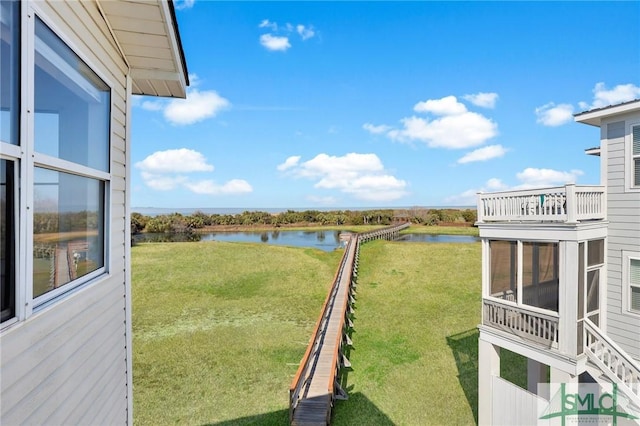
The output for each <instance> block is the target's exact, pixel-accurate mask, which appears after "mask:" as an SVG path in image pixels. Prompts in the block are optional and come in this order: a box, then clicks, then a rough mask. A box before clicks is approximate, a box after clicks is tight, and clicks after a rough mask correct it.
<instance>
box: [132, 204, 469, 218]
mask: <svg viewBox="0 0 640 426" xmlns="http://www.w3.org/2000/svg"><path fill="white" fill-rule="evenodd" d="M475 208H476V206H475V205H474V206H410V207H282V208H259V207H255V208H243V207H208V208H207V207H201V208H173V207H132V208H131V212H133V213H140V214H142V215H145V216H159V215H167V214H172V213H180V214H182V215H185V216H187V215H192V214H193V213H195V212H202V213H205V214H231V215H235V214H241V213H243V212H247V211H248V212H267V213H274V214H277V213H282V212H286V211H289V210H291V211H294V212H302V211H307V210H311V211H321V212H330V211H366V210H413V209H419V210H431V209H437V210H445V209H448V210H467V209H474V210H475Z"/></svg>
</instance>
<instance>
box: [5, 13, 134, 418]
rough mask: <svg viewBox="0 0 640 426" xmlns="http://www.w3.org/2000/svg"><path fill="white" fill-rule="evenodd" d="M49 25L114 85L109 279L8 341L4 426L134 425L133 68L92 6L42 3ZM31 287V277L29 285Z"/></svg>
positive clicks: (13, 330) (10, 332) (37, 317)
mask: <svg viewBox="0 0 640 426" xmlns="http://www.w3.org/2000/svg"><path fill="white" fill-rule="evenodd" d="M37 8H38V10H40V11H41V17H42V18H43V20H44V21H45V22H46V23H48V24H50V25H51V26H52V27H53V29H54V30H56V31H58V32H60V33H61V34H59V35H60V36H61V37H62V38H63V39H64V40H65V41H67V42H68V43H69V44H70V46H71V47H72V48H74V49H75V50H76V53H78V54H79V55H80V56H81V57H82V58H83V59H85V60H86V61H87V62H88V63H89V64H90V65H91V66H92V67H93V68H94V69H95V71H96V72H97V73H98V74H99V75H101V76H104V78H105V79H106V80H107V81H108V82H109V83H110V84H112V85H113V87H112V89H113V90H112V95H111V97H112V108H111V112H112V115H111V116H112V119H111V144H112V148H111V171H112V181H111V193H110V195H111V196H110V199H111V206H110V222H109V232H108V237H109V239H110V246H111V247H110V250H109V252H110V260H109V262H110V263H109V265H110V268H109V275H108V276H105V277H102V278H98V279H96V280H95V281H94V282H92V283H89V284H88V285H86V286H84V287H83V288H81V289H79V290H78V291H76V292H74V293H73V294H70V295H67V296H64V297H63V298H61V300H59V301H56V302H55V303H53V304H52V305H51V306H49V307H47V308H45V309H42V310H41V311H39V312H36V313H34V314H33V315H32V316H31V317H30V318H28V319H27V320H26V321H24V322H22V323H18V324H15V325H13V326H11V327H9V328H8V329H7V330H4V331H3V332H2V335H1V340H0V346H1V353H0V355H1V361H2V370H1V371H0V375H1V376H0V389H1V394H0V399H1V404H0V423H2V424H3V425H13V424H92V425H96V424H118V423H120V424H123V423H126V422H127V420H128V415H129V413H128V408H129V407H130V406H131V402H130V401H128V399H127V392H128V389H127V386H128V384H130V380H131V377H130V375H131V372H130V371H127V357H128V356H130V353H131V352H130V349H129V348H126V338H127V335H126V334H127V324H126V321H125V319H126V312H125V308H126V305H125V294H126V292H125V286H126V285H127V284H126V282H125V281H126V279H125V277H126V270H125V268H126V264H127V259H126V256H127V254H126V253H127V251H126V246H127V245H126V244H127V242H126V240H125V235H126V221H125V211H126V209H125V202H126V201H125V200H126V199H127V197H126V193H125V188H126V183H125V167H126V164H125V163H126V158H127V157H126V155H125V146H126V144H125V137H126V102H127V96H126V78H125V75H126V73H127V68H126V65H125V63H124V61H123V60H122V59H121V57H120V55H119V54H118V51H117V49H116V47H115V44H114V42H113V40H112V39H111V37H110V35H109V31H108V28H107V26H106V24H105V23H104V20H103V19H102V17H101V15H100V13H99V11H98V9H97V6H96V4H94V3H93V2H75V1H72V2H60V1H51V2H38V3H37ZM29 281H30V279H29Z"/></svg>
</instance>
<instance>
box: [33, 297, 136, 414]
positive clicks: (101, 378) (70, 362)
mask: <svg viewBox="0 0 640 426" xmlns="http://www.w3.org/2000/svg"><path fill="white" fill-rule="evenodd" d="M120 310H121V311H122V308H121V306H120ZM107 312H111V313H113V312H117V308H116V309H110V310H108V311H107ZM104 320H105V321H107V320H108V321H109V322H112V323H113V322H117V321H121V322H122V321H123V320H124V312H123V311H122V313H120V314H119V315H112V316H110V317H106V318H104ZM98 322H100V321H98ZM93 332H94V333H95V334H96V337H97V338H98V337H99V338H100V340H101V345H95V344H92V343H91V342H87V343H86V344H85V345H84V346H83V347H82V348H81V349H80V350H78V351H77V352H75V353H74V354H73V355H71V356H69V358H68V359H67V360H65V363H64V365H63V366H61V367H58V368H59V369H60V368H67V369H69V371H70V374H69V376H68V379H67V380H66V381H65V382H62V383H57V382H54V383H51V386H48V389H47V392H46V394H45V392H43V391H42V390H41V391H40V394H39V396H40V397H41V399H42V401H44V402H43V403H41V404H38V405H36V406H34V407H33V410H31V411H29V413H30V415H29V417H28V418H27V419H26V421H25V423H29V424H44V423H46V422H47V419H49V418H51V417H56V415H57V416H65V417H66V415H67V413H66V412H64V410H63V407H61V404H60V403H61V402H62V401H64V398H65V395H70V394H73V393H75V392H82V394H83V395H85V394H86V393H87V391H88V390H89V389H90V388H91V387H92V386H97V387H105V388H107V389H111V387H110V386H109V385H108V381H110V377H111V374H112V373H111V372H110V371H108V369H107V368H105V367H107V366H106V365H104V363H102V359H103V357H102V356H101V354H100V353H99V352H101V351H105V349H107V350H108V349H110V348H114V347H118V345H119V342H120V341H121V340H122V329H121V327H111V328H108V327H105V328H104V329H101V330H93ZM112 359H113V360H114V361H115V362H117V363H118V364H119V365H120V374H121V375H122V377H123V379H124V378H125V376H124V374H122V364H123V363H124V362H125V354H124V351H123V350H122V348H120V354H119V356H116V357H112ZM94 373H99V374H95V376H94V377H93V381H90V380H87V378H88V377H89V376H91V375H92V374H94ZM47 385H48V384H47ZM47 385H44V384H43V385H41V386H47ZM122 387H126V383H125V382H124V380H123V381H122ZM83 400H84V398H83ZM86 402H89V401H85V403H86ZM34 405H35V404H34ZM91 405H94V404H91ZM96 407H99V405H96ZM83 411H86V410H83ZM97 423H99V422H97Z"/></svg>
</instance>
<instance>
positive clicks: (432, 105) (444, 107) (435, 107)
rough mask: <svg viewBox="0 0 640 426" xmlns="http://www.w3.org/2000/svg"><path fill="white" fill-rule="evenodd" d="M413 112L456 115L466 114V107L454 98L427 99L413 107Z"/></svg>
mask: <svg viewBox="0 0 640 426" xmlns="http://www.w3.org/2000/svg"><path fill="white" fill-rule="evenodd" d="M413 110H414V111H415V112H430V113H432V114H435V115H458V114H464V113H465V112H467V107H466V106H464V104H462V103H460V102H458V99H456V97H455V96H445V97H444V98H442V99H429V100H427V101H423V102H418V103H417V104H415V105H414V106H413Z"/></svg>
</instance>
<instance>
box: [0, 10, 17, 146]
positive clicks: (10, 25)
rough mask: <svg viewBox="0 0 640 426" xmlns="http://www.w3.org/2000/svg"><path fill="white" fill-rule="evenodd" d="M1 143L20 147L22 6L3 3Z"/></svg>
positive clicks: (0, 28) (0, 21)
mask: <svg viewBox="0 0 640 426" xmlns="http://www.w3.org/2000/svg"><path fill="white" fill-rule="evenodd" d="M0 63H1V64H2V71H1V72H0V141H2V142H6V143H10V144H13V145H18V144H19V138H18V129H19V123H18V119H19V115H18V113H19V110H20V104H19V95H20V2H19V1H2V2H0Z"/></svg>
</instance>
